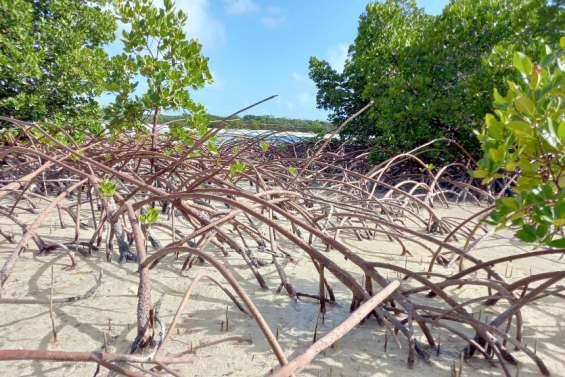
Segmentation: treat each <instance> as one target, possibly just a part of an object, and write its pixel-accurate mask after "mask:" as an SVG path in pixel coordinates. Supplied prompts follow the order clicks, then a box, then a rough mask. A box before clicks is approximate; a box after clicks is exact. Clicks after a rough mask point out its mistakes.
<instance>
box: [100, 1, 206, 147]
mask: <svg viewBox="0 0 565 377" xmlns="http://www.w3.org/2000/svg"><path fill="white" fill-rule="evenodd" d="M116 9H117V13H118V17H119V19H120V21H121V22H123V23H124V24H127V25H128V26H129V28H127V29H124V30H123V32H122V37H123V38H122V41H123V43H124V50H123V53H122V54H120V55H118V56H115V57H114V58H113V71H112V75H111V77H110V81H111V82H112V84H113V89H114V91H115V92H116V93H117V96H116V101H115V103H114V104H112V105H111V106H109V108H108V114H107V117H108V119H109V120H110V123H111V125H112V126H113V128H114V130H115V132H116V133H117V132H120V131H121V130H122V129H132V128H138V129H139V128H140V125H141V123H142V122H143V121H144V120H146V115H147V114H146V112H147V111H150V112H151V115H152V117H153V127H154V131H155V126H156V124H157V122H158V119H159V118H158V116H159V113H160V112H161V111H167V110H173V111H179V110H181V111H186V112H188V114H189V115H188V118H189V122H188V123H189V125H191V126H192V127H193V128H195V129H196V130H197V131H198V132H199V133H200V134H203V133H204V132H206V124H207V117H206V113H205V111H204V108H203V107H202V106H201V105H199V104H197V103H195V102H194V101H193V100H192V98H191V97H190V94H189V91H188V89H189V88H190V89H198V88H201V87H203V86H204V85H205V84H206V83H209V82H211V81H212V77H211V75H210V72H209V70H208V59H207V58H205V57H203V56H202V55H201V46H200V43H198V42H197V41H196V40H193V39H188V38H187V36H186V34H185V32H184V29H185V25H186V22H187V20H188V17H187V15H186V14H184V13H183V12H182V11H180V10H179V11H177V10H176V9H175V7H174V4H173V2H172V1H171V0H165V1H163V7H162V8H158V7H156V6H154V5H153V2H152V1H151V0H116ZM139 77H140V78H141V79H142V80H144V81H145V82H146V83H147V91H146V92H145V93H144V94H143V95H141V96H134V95H133V92H134V90H135V88H136V87H137V84H138V83H137V82H136V81H135V80H137V79H138V78H139ZM170 133H171V136H173V137H174V138H176V139H179V140H183V141H187V140H188V139H192V133H191V132H188V131H187V130H184V129H183V127H182V125H180V124H176V125H173V126H171V127H170Z"/></svg>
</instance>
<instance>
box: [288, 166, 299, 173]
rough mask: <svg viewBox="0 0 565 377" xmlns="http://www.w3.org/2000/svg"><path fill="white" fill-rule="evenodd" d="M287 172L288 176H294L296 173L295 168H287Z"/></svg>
mask: <svg viewBox="0 0 565 377" xmlns="http://www.w3.org/2000/svg"><path fill="white" fill-rule="evenodd" d="M287 170H288V174H290V175H296V174H297V173H298V169H297V168H295V167H294V166H289V167H288V169H287Z"/></svg>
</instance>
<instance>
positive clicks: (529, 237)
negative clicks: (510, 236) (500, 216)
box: [516, 224, 538, 242]
mask: <svg viewBox="0 0 565 377" xmlns="http://www.w3.org/2000/svg"><path fill="white" fill-rule="evenodd" d="M516 237H517V238H518V239H519V240H522V241H524V242H534V241H535V240H537V238H538V236H537V232H536V229H535V228H534V227H533V226H531V225H530V224H524V225H523V226H522V229H520V230H519V231H518V232H516Z"/></svg>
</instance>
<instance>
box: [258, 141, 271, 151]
mask: <svg viewBox="0 0 565 377" xmlns="http://www.w3.org/2000/svg"><path fill="white" fill-rule="evenodd" d="M259 148H261V150H262V151H263V153H266V152H267V151H268V150H269V143H267V142H265V141H261V142H260V143H259Z"/></svg>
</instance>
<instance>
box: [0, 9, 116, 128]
mask: <svg viewBox="0 0 565 377" xmlns="http://www.w3.org/2000/svg"><path fill="white" fill-rule="evenodd" d="M115 30H116V21H115V19H114V17H113V16H112V14H111V12H110V10H108V9H107V7H106V1H105V0H99V1H96V0H93V1H88V2H86V1H76V0H42V1H33V0H0V114H2V115H5V116H13V117H15V118H18V119H21V120H29V121H48V122H49V123H55V124H58V125H62V126H67V125H68V124H69V123H72V127H71V126H69V127H66V128H67V130H68V131H69V132H70V133H71V134H72V136H74V137H79V138H80V136H81V135H80V134H81V133H82V131H85V130H89V131H90V132H93V133H97V132H100V130H101V125H100V117H101V110H100V107H99V105H98V103H97V102H96V99H95V98H96V96H99V95H100V94H101V93H102V92H103V91H104V90H105V88H106V86H105V84H106V77H107V74H108V69H107V67H108V61H109V59H108V56H107V54H106V53H105V52H104V50H103V46H104V44H106V43H108V42H110V41H112V40H113V39H114V33H115Z"/></svg>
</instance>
